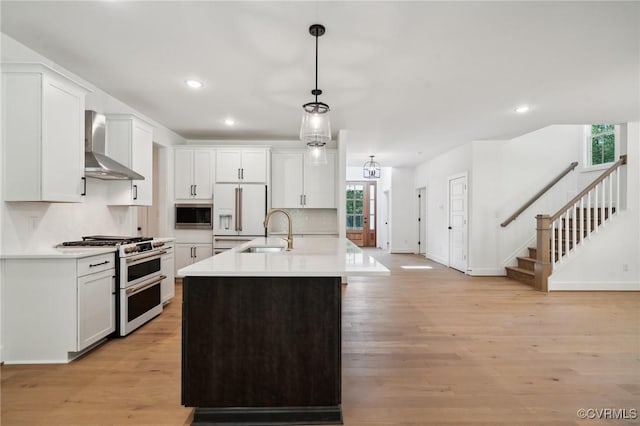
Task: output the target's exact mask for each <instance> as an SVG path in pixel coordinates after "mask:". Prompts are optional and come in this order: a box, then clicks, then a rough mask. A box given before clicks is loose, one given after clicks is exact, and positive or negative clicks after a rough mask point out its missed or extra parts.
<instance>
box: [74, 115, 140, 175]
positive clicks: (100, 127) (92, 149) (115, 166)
mask: <svg viewBox="0 0 640 426" xmlns="http://www.w3.org/2000/svg"><path fill="white" fill-rule="evenodd" d="M105 122H106V119H105V116H104V115H103V114H99V113H97V112H95V111H85V112H84V175H85V176H87V177H92V178H98V179H111V180H113V179H118V180H144V176H142V175H141V174H138V173H136V172H134V171H133V170H131V169H130V168H128V167H125V166H123V165H122V164H120V163H118V162H117V161H115V160H112V159H111V158H109V157H107V156H106V155H105V147H106V143H105Z"/></svg>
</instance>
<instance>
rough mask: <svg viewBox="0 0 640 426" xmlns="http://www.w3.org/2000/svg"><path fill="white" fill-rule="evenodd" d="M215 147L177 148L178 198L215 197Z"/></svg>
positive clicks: (199, 198)
mask: <svg viewBox="0 0 640 426" xmlns="http://www.w3.org/2000/svg"><path fill="white" fill-rule="evenodd" d="M214 158H215V150H214V149H213V148H195V149H192V148H188V149H187V148H176V149H175V163H174V166H175V167H174V179H175V180H174V184H175V199H176V200H211V199H212V198H213V173H212V172H213V163H214Z"/></svg>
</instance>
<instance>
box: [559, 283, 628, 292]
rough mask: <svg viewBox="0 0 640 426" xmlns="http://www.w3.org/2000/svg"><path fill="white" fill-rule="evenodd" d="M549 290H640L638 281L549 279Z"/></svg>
mask: <svg viewBox="0 0 640 426" xmlns="http://www.w3.org/2000/svg"><path fill="white" fill-rule="evenodd" d="M549 291H640V282H638V281H611V282H603V281H592V282H589V281H557V282H553V281H551V280H549Z"/></svg>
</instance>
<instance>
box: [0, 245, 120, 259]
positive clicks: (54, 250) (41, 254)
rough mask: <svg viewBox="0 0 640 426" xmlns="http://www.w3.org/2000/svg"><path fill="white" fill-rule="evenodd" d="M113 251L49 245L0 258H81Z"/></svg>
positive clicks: (101, 248) (112, 250)
mask: <svg viewBox="0 0 640 426" xmlns="http://www.w3.org/2000/svg"><path fill="white" fill-rule="evenodd" d="M115 252H116V248H115V247H69V248H65V247H51V248H42V249H37V250H25V251H23V252H16V253H3V254H2V255H0V259H81V258H83V257H90V256H97V255H100V254H105V253H115Z"/></svg>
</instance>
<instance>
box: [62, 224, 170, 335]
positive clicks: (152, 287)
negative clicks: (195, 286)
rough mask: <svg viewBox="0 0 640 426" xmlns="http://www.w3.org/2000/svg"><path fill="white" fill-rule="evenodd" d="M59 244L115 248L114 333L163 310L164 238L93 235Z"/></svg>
mask: <svg viewBox="0 0 640 426" xmlns="http://www.w3.org/2000/svg"><path fill="white" fill-rule="evenodd" d="M62 246H65V247H73V246H76V247H77V246H83V247H114V248H116V284H117V290H116V334H117V335H119V336H126V335H127V334H129V333H131V332H132V331H133V330H135V329H136V328H138V327H140V326H141V325H143V324H144V323H146V322H147V321H149V320H151V319H152V318H154V317H156V316H157V315H159V314H160V313H162V296H161V283H162V280H163V279H165V278H166V276H165V275H162V273H161V271H162V264H161V257H162V255H163V254H166V253H167V251H166V250H163V246H164V242H162V241H154V240H153V238H147V237H112V236H101V235H94V236H89V237H82V241H68V242H64V243H62Z"/></svg>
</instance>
